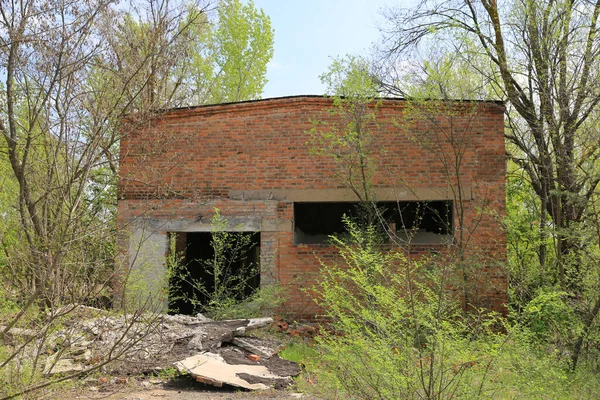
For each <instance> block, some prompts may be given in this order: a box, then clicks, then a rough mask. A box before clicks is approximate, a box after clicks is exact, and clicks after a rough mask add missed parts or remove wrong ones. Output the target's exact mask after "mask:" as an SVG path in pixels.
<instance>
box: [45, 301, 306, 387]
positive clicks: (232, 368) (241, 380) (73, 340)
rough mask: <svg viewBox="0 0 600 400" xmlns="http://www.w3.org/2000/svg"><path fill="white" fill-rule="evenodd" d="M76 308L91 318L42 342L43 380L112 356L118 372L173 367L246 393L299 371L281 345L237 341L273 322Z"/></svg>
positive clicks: (273, 384) (276, 384)
mask: <svg viewBox="0 0 600 400" xmlns="http://www.w3.org/2000/svg"><path fill="white" fill-rule="evenodd" d="M77 309H78V310H79V311H80V312H81V315H88V314H89V313H93V315H95V317H93V318H89V319H85V318H82V319H75V320H71V323H70V324H65V326H66V327H65V328H64V329H62V330H60V331H58V332H55V333H53V334H52V335H50V336H49V337H48V338H46V339H45V341H44V342H40V343H41V344H42V345H45V346H46V350H45V351H46V354H48V356H47V358H46V360H45V368H44V373H45V374H46V375H47V376H52V375H56V374H63V375H64V374H72V373H75V372H80V371H84V370H85V369H86V368H89V367H91V366H93V365H96V364H98V363H101V362H104V361H106V360H108V357H115V356H116V357H117V361H115V362H113V363H111V364H110V365H111V368H114V371H117V372H118V373H123V372H126V373H136V372H138V373H139V372H149V371H156V370H160V369H162V368H167V367H170V366H172V365H173V364H175V365H176V366H177V368H178V369H179V371H181V372H185V373H189V374H191V375H192V376H193V377H194V378H195V379H196V380H198V381H199V382H204V383H207V384H211V385H214V386H222V385H224V384H226V385H232V386H236V387H240V388H245V389H250V390H256V389H267V388H271V387H276V388H283V387H286V386H288V385H289V384H290V382H291V376H295V375H297V374H298V373H300V368H299V367H298V366H297V364H295V363H290V362H288V361H285V360H281V359H280V358H279V357H277V356H276V352H277V350H278V349H279V347H280V343H279V342H275V341H269V340H266V339H259V338H253V337H241V336H242V335H245V334H246V332H247V331H250V330H252V329H257V328H260V327H265V326H269V325H271V324H273V319H272V318H256V319H242V320H229V321H212V320H210V319H209V318H206V317H204V316H202V315H198V316H195V317H193V316H186V315H119V316H114V315H110V314H109V313H108V312H103V313H101V314H98V313H96V310H94V309H92V310H87V309H85V308H77ZM63 311H64V310H63ZM39 340H41V339H39ZM103 368H104V367H103Z"/></svg>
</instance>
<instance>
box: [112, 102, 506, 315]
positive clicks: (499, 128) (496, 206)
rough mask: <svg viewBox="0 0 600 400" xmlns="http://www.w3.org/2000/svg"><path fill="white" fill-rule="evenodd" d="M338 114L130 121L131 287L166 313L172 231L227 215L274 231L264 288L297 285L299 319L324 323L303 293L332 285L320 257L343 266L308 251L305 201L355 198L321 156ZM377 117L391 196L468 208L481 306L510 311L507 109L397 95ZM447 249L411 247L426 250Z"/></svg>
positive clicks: (198, 111)
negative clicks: (317, 146)
mask: <svg viewBox="0 0 600 400" xmlns="http://www.w3.org/2000/svg"><path fill="white" fill-rule="evenodd" d="M331 106H332V101H331V100H330V99H327V98H323V97H316V96H295V97H285V98H274V99H264V100H258V101H249V102H240V103H231V104H222V105H212V106H200V107H194V108H185V109H175V110H169V111H167V112H165V113H163V114H162V115H161V116H160V117H158V118H155V119H153V120H152V121H151V122H148V123H145V124H144V125H143V126H140V125H139V124H137V125H135V126H134V124H133V123H131V124H129V125H127V124H126V125H125V126H124V135H123V138H122V140H121V175H120V181H119V204H118V208H119V213H118V224H119V227H120V228H121V229H122V231H121V235H120V239H119V242H118V248H119V249H120V251H121V255H122V259H121V263H120V265H121V267H120V270H119V279H120V281H121V282H124V281H127V283H128V285H130V286H131V287H135V288H137V289H136V290H137V292H138V293H140V294H142V295H144V294H147V293H150V294H153V295H154V296H155V298H156V301H157V302H158V303H157V304H163V305H164V304H166V303H165V301H166V300H165V292H164V290H161V288H162V287H163V286H164V282H165V275H164V259H165V252H166V250H167V232H193V231H208V230H210V218H211V216H212V213H213V211H212V210H213V207H218V208H219V209H220V210H221V214H222V215H223V216H225V217H226V218H227V219H228V220H229V221H230V226H232V227H235V229H237V230H245V231H260V232H261V284H263V283H269V282H275V281H277V282H280V283H281V284H283V285H285V286H286V287H287V288H288V296H289V299H288V301H287V303H286V304H285V310H286V311H287V312H289V313H290V314H293V315H295V316H298V317H314V316H315V314H316V313H317V312H318V310H317V308H316V307H315V306H314V304H313V302H312V301H311V300H310V298H309V296H307V294H306V292H305V291H304V290H303V289H305V288H308V287H310V286H311V284H312V283H314V282H315V280H316V279H317V278H318V275H319V274H318V271H319V265H320V264H319V259H321V260H325V261H327V260H330V259H334V258H335V252H334V250H333V249H332V248H330V247H328V246H325V245H307V244H294V242H293V224H294V221H293V216H294V213H293V204H294V203H293V202H294V201H332V200H337V201H340V200H351V199H353V195H352V193H351V192H350V191H349V190H348V188H347V187H346V186H345V185H344V184H343V182H341V181H340V179H339V177H337V176H336V165H335V163H334V162H333V160H332V158H331V157H328V156H326V155H316V154H314V152H311V147H313V145H311V144H310V143H309V138H310V135H309V134H308V131H310V130H311V128H312V127H313V122H311V121H315V120H320V121H326V122H328V123H330V124H335V123H339V122H340V119H339V118H340V117H339V116H336V115H333V114H331V113H330V112H328V110H330V109H331ZM376 115H377V125H372V126H371V128H372V130H373V137H374V141H373V148H374V149H377V151H375V152H374V154H376V156H375V158H376V161H375V164H376V165H377V172H376V174H375V175H374V177H373V180H372V187H373V190H374V191H375V193H377V194H378V200H396V199H397V200H434V199H441V200H453V201H455V203H454V204H455V209H457V208H460V210H462V212H461V213H458V212H455V221H454V227H455V228H454V230H455V236H457V235H459V231H460V232H462V234H463V239H465V240H467V241H468V252H469V253H470V254H484V255H485V257H486V260H487V261H485V262H484V266H482V267H481V268H480V269H481V272H483V273H484V274H482V275H481V276H480V277H479V278H473V279H474V280H476V281H480V282H481V285H480V286H481V287H480V288H478V290H477V293H478V299H479V300H480V301H479V303H480V304H481V305H486V306H489V307H491V308H493V309H497V310H502V309H503V306H502V304H504V303H505V302H506V296H507V289H506V276H505V274H504V269H503V267H502V265H503V264H504V262H505V258H506V237H505V233H504V231H503V229H502V224H501V222H502V218H503V217H504V214H505V186H504V185H505V172H506V164H505V149H504V132H503V130H504V120H503V115H504V107H503V106H502V104H499V103H497V102H427V103H423V104H417V105H415V104H409V103H407V102H405V101H403V100H392V99H384V100H382V101H381V102H380V103H379V104H378V106H377V108H376ZM457 152H458V154H460V158H459V159H460V166H459V168H458V173H456V172H457V171H456V168H455V165H456V162H455V160H456V157H455V156H456V154H457ZM458 188H460V190H458ZM459 194H460V196H459ZM459 200H462V202H460V201H459ZM482 210H483V211H482ZM459 214H460V215H462V218H460V219H461V221H462V225H461V228H458V227H459V221H458V220H457V219H458V215H459ZM437 247H441V245H438V246H437ZM441 250H443V249H439V248H436V246H435V245H429V246H424V245H423V246H413V247H411V248H410V249H409V251H410V252H411V253H414V254H424V253H428V252H431V251H441ZM132 282H135V285H132Z"/></svg>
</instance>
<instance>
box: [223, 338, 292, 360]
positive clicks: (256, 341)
mask: <svg viewBox="0 0 600 400" xmlns="http://www.w3.org/2000/svg"><path fill="white" fill-rule="evenodd" d="M231 344H234V345H236V346H237V347H240V348H242V349H244V350H247V351H249V352H250V353H254V354H257V355H259V356H262V357H267V358H268V357H273V356H274V355H275V354H277V352H278V350H279V348H280V347H281V342H279V341H277V340H267V339H261V338H257V337H252V336H242V337H235V338H233V340H231Z"/></svg>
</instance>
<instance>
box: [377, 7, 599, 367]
mask: <svg viewBox="0 0 600 400" xmlns="http://www.w3.org/2000/svg"><path fill="white" fill-rule="evenodd" d="M599 14H600V2H584V1H558V2H553V1H543V2H538V1H532V0H521V1H513V2H509V3H506V4H503V5H499V4H497V3H496V2H495V1H482V2H481V3H477V2H472V1H469V0H466V1H460V0H452V1H443V2H442V1H435V0H434V1H428V0H425V1H421V2H419V4H418V6H417V7H415V8H413V9H410V10H408V9H392V10H390V11H389V13H388V20H389V22H390V28H389V29H388V30H387V32H386V33H387V40H388V41H387V42H386V43H387V48H386V56H387V57H388V60H393V59H396V58H395V57H398V56H399V55H401V54H407V52H409V51H410V50H413V49H416V48H418V47H419V46H420V45H423V44H425V43H426V42H427V40H428V39H429V38H430V37H432V35H434V34H435V35H436V36H437V37H438V38H439V37H443V38H444V39H446V40H447V41H446V43H452V42H453V43H456V41H457V39H458V40H459V41H462V40H463V39H465V40H467V41H468V43H472V44H476V47H475V50H476V53H477V54H478V55H480V56H482V57H484V58H485V60H487V61H488V62H489V65H490V66H491V68H489V69H487V70H481V69H480V70H479V71H478V72H479V73H481V74H482V75H484V76H486V77H489V78H490V81H492V82H494V83H495V84H496V85H497V87H499V88H501V89H502V92H501V93H502V98H503V99H506V100H507V101H508V102H509V106H510V107H509V112H508V113H507V116H508V119H507V120H508V124H509V129H508V130H507V140H508V143H509V144H510V146H509V151H510V152H509V157H510V158H511V160H512V161H513V162H515V163H516V164H517V165H519V166H520V167H521V168H522V169H523V170H524V171H525V173H526V176H527V179H528V181H529V183H530V184H531V186H532V188H533V190H534V191H535V193H536V195H537V197H538V198H539V201H540V204H541V207H540V210H541V214H540V223H539V226H540V233H541V235H542V237H541V240H540V251H539V259H540V263H541V264H542V268H543V269H544V265H545V264H546V263H547V261H548V257H547V256H546V254H545V253H546V248H545V246H546V243H547V241H546V239H545V237H544V235H546V234H547V231H546V226H547V225H548V223H549V222H550V223H551V226H552V230H551V231H550V234H551V235H552V237H553V238H554V239H555V246H554V247H555V252H556V256H555V257H554V259H555V260H556V263H555V265H553V266H552V265H550V266H548V267H549V268H548V269H549V270H550V269H552V270H553V273H551V274H550V276H551V278H552V279H554V280H555V281H556V282H557V284H558V285H559V287H561V288H562V289H564V290H567V291H569V292H570V293H572V295H573V296H575V298H577V299H579V300H581V301H579V302H578V304H579V306H578V307H581V308H580V309H579V313H580V315H581V317H582V319H583V320H585V321H586V326H587V328H586V329H588V328H589V327H590V325H591V324H592V323H593V321H594V319H595V318H596V315H597V313H598V310H599V308H600V296H598V294H597V292H596V293H594V292H593V291H589V290H587V289H586V285H587V283H586V282H589V279H588V278H589V277H590V275H589V274H588V272H590V270H589V269H587V268H586V267H585V265H584V259H585V257H584V254H585V251H584V247H585V245H586V243H589V241H586V240H584V236H585V235H582V232H583V230H581V229H580V228H581V226H582V224H584V223H585V220H586V217H587V216H588V215H589V213H590V212H591V211H592V205H593V200H592V199H593V196H594V193H595V191H596V190H597V187H598V183H599V182H600V170H599V169H598V165H597V160H598V157H599V156H600V151H599V147H598V138H597V134H596V131H597V127H598V126H599V125H598V123H599V122H600V121H599V120H598V118H599V116H600V115H599V113H598V103H599V102H600V81H599V80H598V78H599V77H600V74H599V72H600V71H598V68H599V66H600V62H599V58H600V38H599V37H598V16H599ZM449 46H451V45H449ZM469 54H472V53H469ZM466 61H467V62H469V61H470V59H469V58H466ZM471 65H473V64H471ZM388 84H389V85H390V87H394V86H396V85H395V82H389V81H388ZM578 357H579V350H578V349H577V346H575V349H574V350H573V365H574V366H575V365H576V364H577V360H578Z"/></svg>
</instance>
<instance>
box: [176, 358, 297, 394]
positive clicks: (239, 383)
mask: <svg viewBox="0 0 600 400" xmlns="http://www.w3.org/2000/svg"><path fill="white" fill-rule="evenodd" d="M175 366H176V367H177V369H178V370H179V371H180V372H185V373H188V374H190V375H191V376H192V377H194V379H196V380H197V381H198V382H202V383H205V384H208V385H213V386H217V387H221V386H223V385H224V384H227V385H231V386H236V387H241V388H243V389H249V390H264V389H269V388H270V387H271V386H268V385H266V384H265V383H262V382H265V381H266V382H269V381H272V380H274V381H281V380H288V381H289V379H290V377H283V376H279V375H275V374H272V373H271V372H270V371H269V370H268V368H267V367H265V366H263V365H242V364H234V365H231V364H227V363H226V362H225V360H224V359H223V357H221V356H220V355H219V354H215V353H209V352H206V353H202V354H197V355H195V356H192V357H188V358H186V359H185V360H182V361H178V362H176V363H175ZM253 380H254V381H255V382H254V383H252V382H251V381H253Z"/></svg>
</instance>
